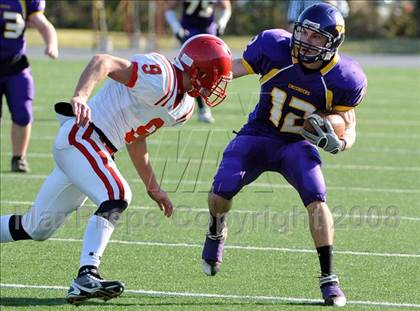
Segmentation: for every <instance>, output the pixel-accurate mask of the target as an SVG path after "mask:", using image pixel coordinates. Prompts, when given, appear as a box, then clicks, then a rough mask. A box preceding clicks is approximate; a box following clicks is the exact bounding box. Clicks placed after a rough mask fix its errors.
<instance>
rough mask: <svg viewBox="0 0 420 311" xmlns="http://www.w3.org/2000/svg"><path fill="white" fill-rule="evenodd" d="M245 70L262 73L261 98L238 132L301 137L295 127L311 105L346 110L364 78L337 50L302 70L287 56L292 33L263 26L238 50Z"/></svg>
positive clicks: (352, 104)
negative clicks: (324, 62) (325, 61)
mask: <svg viewBox="0 0 420 311" xmlns="http://www.w3.org/2000/svg"><path fill="white" fill-rule="evenodd" d="M243 60H244V62H243V63H244V65H245V67H246V68H247V69H248V71H249V72H254V73H257V74H259V75H260V76H261V78H260V83H261V89H260V97H259V101H258V104H257V106H256V107H255V109H254V111H253V112H251V113H250V115H249V118H248V123H247V124H246V125H245V126H244V127H243V128H242V130H241V134H259V135H261V134H262V135H267V136H275V137H283V138H290V139H292V140H296V139H299V140H300V139H303V138H302V137H301V136H300V134H299V133H300V131H301V128H302V125H303V122H304V118H306V117H307V116H308V115H309V114H311V113H312V112H314V111H315V110H332V109H334V110H336V111H346V110H349V109H352V108H354V107H355V106H357V105H358V104H359V103H360V102H361V100H362V99H363V96H364V94H365V91H366V87H367V79H366V76H365V74H364V73H363V71H362V69H361V68H360V66H359V64H358V63H357V62H355V61H353V60H352V59H350V58H349V57H346V56H340V55H338V54H336V55H335V57H334V58H333V59H332V60H331V61H330V62H329V63H328V64H327V65H325V66H324V67H323V68H322V69H320V70H317V71H311V72H309V73H308V72H305V71H304V69H303V68H302V66H301V65H300V64H299V63H298V60H297V59H295V58H293V57H292V56H291V34H290V33H288V32H287V31H285V30H281V29H272V30H266V31H263V32H262V33H260V34H259V35H258V36H256V37H254V38H253V39H252V40H251V41H250V43H249V44H248V46H247V48H246V50H245V52H244V54H243Z"/></svg>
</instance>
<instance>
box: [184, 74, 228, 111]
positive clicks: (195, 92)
mask: <svg viewBox="0 0 420 311" xmlns="http://www.w3.org/2000/svg"><path fill="white" fill-rule="evenodd" d="M213 76H215V77H217V76H218V74H217V69H216V68H215V69H214V72H213ZM207 78H208V77H207V75H206V73H203V72H201V73H200V72H199V70H196V71H195V72H194V73H192V74H191V85H192V87H193V89H192V90H191V91H189V92H188V95H190V96H193V97H198V96H200V97H201V98H203V100H204V102H205V103H206V104H207V105H208V106H210V107H215V106H217V105H219V104H220V103H222V102H223V101H224V100H225V98H226V88H227V85H228V83H229V82H231V81H232V75H230V76H229V77H226V76H219V78H218V80H217V81H216V82H214V83H210V85H209V83H208V79H207Z"/></svg>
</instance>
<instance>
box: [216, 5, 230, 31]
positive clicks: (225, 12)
mask: <svg viewBox="0 0 420 311" xmlns="http://www.w3.org/2000/svg"><path fill="white" fill-rule="evenodd" d="M219 4H220V9H221V12H220V16H219V18H218V20H217V35H219V36H221V35H223V34H224V33H225V29H226V26H227V23H228V22H229V19H230V17H231V16H232V6H231V4H230V1H229V0H222V1H220V3H219Z"/></svg>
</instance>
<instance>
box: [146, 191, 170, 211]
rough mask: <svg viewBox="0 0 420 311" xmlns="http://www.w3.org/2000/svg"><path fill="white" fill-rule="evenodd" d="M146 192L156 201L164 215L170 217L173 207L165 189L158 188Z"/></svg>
mask: <svg viewBox="0 0 420 311" xmlns="http://www.w3.org/2000/svg"><path fill="white" fill-rule="evenodd" d="M147 194H148V195H149V196H150V197H151V198H152V200H153V201H155V202H156V203H157V205H158V207H159V208H160V210H161V211H163V214H164V215H165V216H166V217H171V215H172V212H173V209H174V207H173V204H172V202H171V200H170V199H169V197H168V194H167V193H166V192H165V191H163V190H162V189H160V188H159V189H158V190H149V191H147Z"/></svg>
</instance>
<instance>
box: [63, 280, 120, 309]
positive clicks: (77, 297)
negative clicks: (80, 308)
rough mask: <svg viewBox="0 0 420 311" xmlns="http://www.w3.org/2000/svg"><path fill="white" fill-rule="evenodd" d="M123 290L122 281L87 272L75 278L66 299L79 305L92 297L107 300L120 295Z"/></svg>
mask: <svg viewBox="0 0 420 311" xmlns="http://www.w3.org/2000/svg"><path fill="white" fill-rule="evenodd" d="M123 291H124V284H123V283H122V282H119V281H107V280H103V279H102V278H101V277H100V276H99V275H95V274H92V273H87V274H84V275H81V276H78V277H77V278H76V279H74V281H73V283H72V284H71V285H70V288H69V290H68V292H67V297H66V300H67V302H68V303H70V304H72V305H79V304H81V303H82V302H84V301H86V300H88V299H91V298H98V299H102V300H103V301H107V300H110V299H112V298H116V297H118V296H120V295H121V294H122V293H123Z"/></svg>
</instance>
